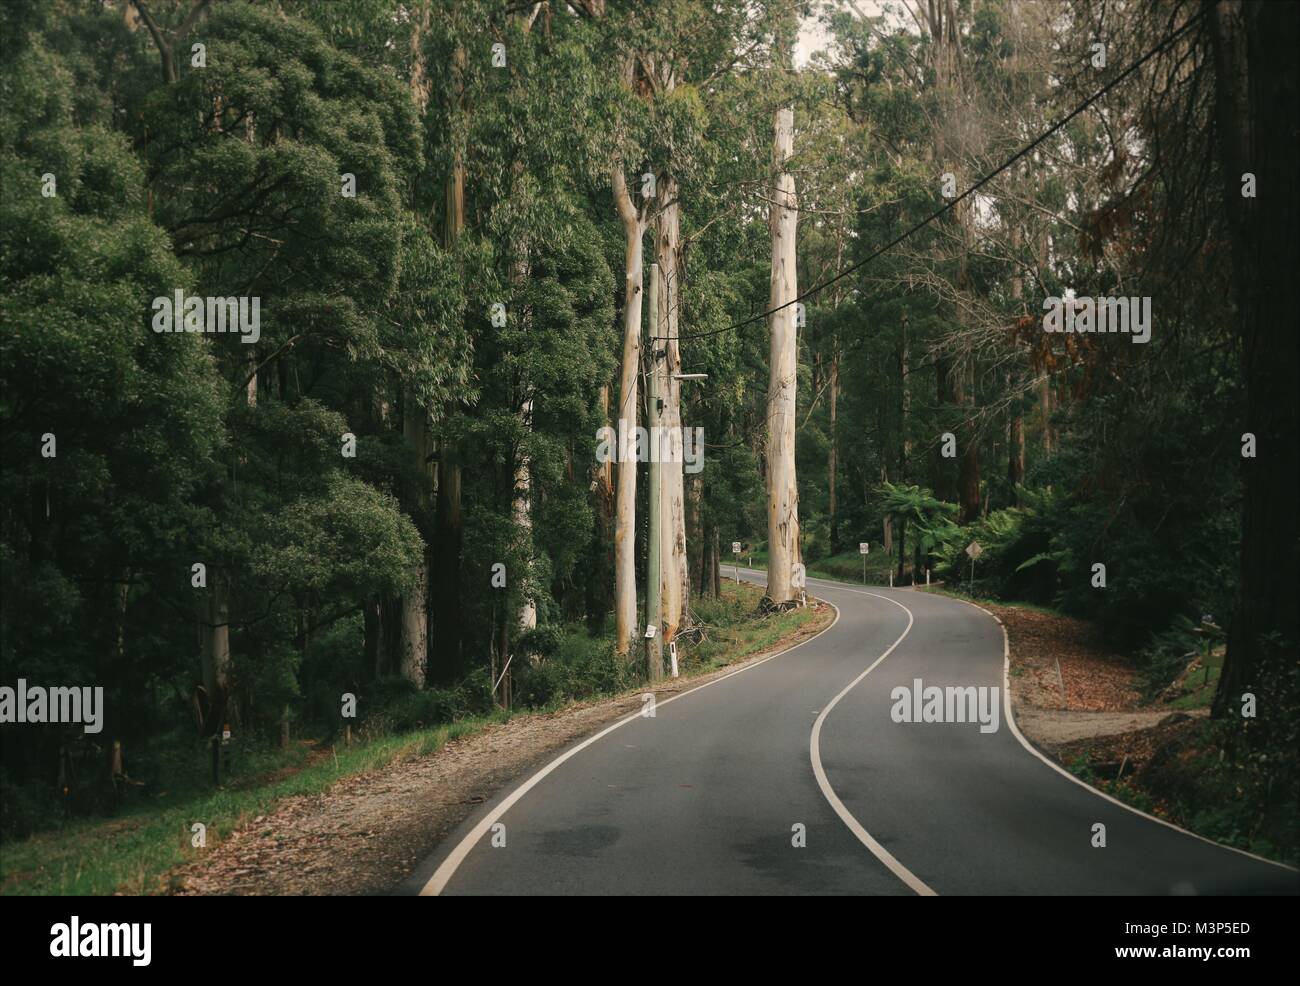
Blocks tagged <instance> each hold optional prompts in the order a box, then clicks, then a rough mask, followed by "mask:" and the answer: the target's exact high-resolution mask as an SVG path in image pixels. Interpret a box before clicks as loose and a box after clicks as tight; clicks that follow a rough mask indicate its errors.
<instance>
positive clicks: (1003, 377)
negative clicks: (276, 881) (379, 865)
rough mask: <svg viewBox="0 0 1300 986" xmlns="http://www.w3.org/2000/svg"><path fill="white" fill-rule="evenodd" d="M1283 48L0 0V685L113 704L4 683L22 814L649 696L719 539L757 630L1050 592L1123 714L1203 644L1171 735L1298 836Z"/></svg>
mask: <svg viewBox="0 0 1300 986" xmlns="http://www.w3.org/2000/svg"><path fill="white" fill-rule="evenodd" d="M1296 44H1297V31H1296V15H1295V10H1294V7H1293V5H1290V4H1250V3H1238V2H1229V0H1220V2H1217V3H1216V2H1201V0H1172V2H1162V3H1134V2H1121V0H1062V2H1042V3H1038V2H1025V0H899V2H888V0H887V2H872V0H845V2H841V3H822V2H811V0H654V2H640V3H639V2H631V0H622V2H620V0H543V2H521V0H328V2H318V0H16V2H6V3H3V4H0V197H2V201H0V281H2V284H0V441H2V447H3V473H2V478H0V499H2V501H3V507H4V509H3V513H0V597H2V603H0V685H4V686H7V688H9V689H17V688H18V687H19V683H20V681H21V682H22V683H23V687H25V688H27V689H31V688H33V687H36V686H42V687H48V688H51V689H53V688H56V687H67V688H78V689H80V688H85V689H87V692H86V701H87V702H90V701H91V697H90V696H91V695H92V692H91V691H89V690H90V689H102V692H100V693H99V694H100V695H102V702H101V705H100V707H99V708H98V710H97V713H96V714H97V715H99V716H100V718H101V721H100V722H99V728H98V729H97V730H96V731H95V732H93V733H91V732H89V731H87V730H83V729H82V728H81V727H80V726H76V725H72V726H70V725H69V724H67V723H58V722H57V721H49V719H50V718H54V719H56V720H57V716H48V715H47V722H46V723H45V724H44V725H33V724H32V723H31V722H30V721H27V720H24V719H23V718H21V717H20V716H19V715H18V714H17V713H16V711H15V707H16V706H19V705H22V704H23V703H21V702H19V700H18V698H17V694H18V693H17V691H11V692H9V693H7V697H8V701H9V703H10V709H9V714H8V715H6V716H2V717H0V718H3V719H4V722H3V723H0V838H3V839H5V840H13V839H22V838H25V837H27V836H29V835H31V834H32V833H34V832H39V831H41V830H44V829H48V828H50V827H53V826H58V825H61V824H64V823H65V822H67V821H69V820H74V819H78V818H84V817H87V816H92V815H103V814H107V813H112V812H115V811H118V810H121V808H122V807H123V804H124V802H128V801H130V800H131V799H133V798H148V797H150V796H152V794H153V793H155V792H157V791H159V790H161V789H163V788H166V787H168V786H178V785H180V784H182V780H181V778H183V777H194V778H198V780H196V781H195V783H202V784H209V783H213V782H214V781H216V780H217V778H214V779H213V780H211V781H210V780H209V779H208V774H209V772H210V771H212V770H216V771H218V772H220V771H222V770H228V769H231V768H230V767H229V765H228V764H221V763H218V759H217V758H218V753H217V751H218V749H219V748H220V747H221V745H222V740H223V739H225V740H229V739H230V737H231V734H233V735H234V739H235V743H236V749H237V751H238V753H237V760H236V765H235V769H238V768H239V763H240V761H239V760H238V758H240V757H242V758H244V761H243V762H245V763H248V762H250V759H249V758H252V757H253V756H254V754H253V752H252V751H254V750H260V751H264V753H259V754H258V756H262V755H264V756H265V757H267V758H274V757H275V756H276V755H277V754H276V751H277V750H282V749H283V748H285V747H288V746H289V745H290V744H291V743H293V742H295V741H297V740H298V739H299V738H301V737H312V738H315V739H320V740H322V741H324V742H329V743H333V742H335V741H341V739H340V738H341V737H343V736H344V735H346V740H347V742H352V741H353V740H354V733H355V734H356V736H357V737H360V738H363V739H369V738H373V737H375V736H378V735H380V734H382V733H385V732H395V731H400V730H402V729H405V728H413V727H415V726H417V725H429V724H434V723H451V722H455V721H457V720H458V719H460V718H461V717H464V716H467V715H484V714H493V713H494V710H500V711H502V712H504V711H505V710H510V709H526V708H533V707H535V708H542V707H546V706H548V704H549V703H556V702H563V701H565V700H568V699H576V698H581V697H583V696H586V695H591V694H597V693H608V692H612V691H617V690H618V689H626V688H633V687H640V686H641V685H642V684H643V683H645V682H650V683H653V682H656V681H658V680H660V679H661V678H664V677H666V676H670V675H673V674H675V672H676V664H675V663H673V664H671V666H670V661H673V662H675V661H676V658H677V654H678V651H677V648H678V646H679V645H680V647H681V648H682V657H683V661H685V660H686V657H687V654H688V652H689V651H690V648H691V647H692V646H694V645H695V644H696V643H697V642H698V641H700V640H701V639H702V636H703V632H706V631H707V628H708V626H709V624H710V620H709V619H707V618H704V617H703V616H702V614H705V613H710V612H715V611H716V607H718V606H720V605H721V603H720V601H719V599H718V597H719V594H720V593H721V592H722V591H723V586H724V583H725V582H726V581H727V580H728V579H729V578H730V577H731V575H732V571H731V566H732V563H733V562H734V563H736V564H737V565H740V564H741V563H743V564H746V565H749V564H751V563H752V564H753V565H755V566H756V567H761V568H765V569H766V572H767V580H768V581H767V588H766V590H765V593H766V594H765V595H764V597H763V600H762V603H761V606H760V610H761V612H762V613H777V614H780V613H783V612H787V611H789V610H790V609H791V608H797V607H798V606H799V605H800V604H801V603H802V602H803V596H802V593H803V592H805V591H806V592H807V593H808V594H813V592H814V591H815V590H814V588H813V587H811V586H808V585H807V579H808V578H810V577H815V578H838V579H842V580H845V581H847V582H857V583H859V584H860V583H863V582H870V584H872V585H875V586H895V587H901V586H910V585H914V584H925V583H928V582H933V583H943V584H944V586H945V587H946V588H947V589H949V590H951V591H954V592H958V593H961V594H964V595H965V596H966V597H968V598H982V599H993V600H1004V601H1015V602H1017V603H1025V604H1032V605H1035V606H1040V607H1046V608H1050V609H1052V610H1053V611H1055V612H1060V613H1063V614H1066V615H1068V616H1071V617H1074V618H1078V619H1080V620H1084V621H1087V622H1088V623H1089V624H1090V625H1092V626H1094V627H1095V628H1096V629H1097V632H1098V633H1099V634H1100V635H1101V636H1102V637H1104V639H1105V640H1106V641H1107V643H1108V645H1109V646H1111V647H1113V648H1115V649H1116V650H1118V651H1120V652H1122V653H1124V654H1126V655H1128V657H1129V660H1130V661H1131V664H1132V666H1133V667H1134V668H1137V669H1139V670H1140V673H1141V675H1142V680H1143V681H1144V682H1146V683H1147V686H1148V687H1149V688H1150V689H1152V690H1153V691H1156V690H1159V689H1160V688H1162V687H1164V686H1166V685H1168V684H1169V682H1170V681H1172V680H1173V679H1174V678H1175V676H1176V675H1177V674H1178V673H1179V672H1180V671H1181V670H1182V669H1183V666H1184V665H1185V663H1186V655H1187V654H1188V653H1189V652H1194V651H1197V650H1198V649H1199V648H1200V646H1201V640H1202V638H1203V635H1204V634H1205V633H1206V632H1207V631H1206V628H1207V627H1213V628H1214V630H1215V632H1220V633H1221V634H1222V642H1223V645H1224V654H1223V661H1222V668H1221V671H1219V672H1218V674H1219V677H1218V686H1217V690H1216V691H1215V693H1214V698H1213V702H1212V715H1210V716H1208V717H1207V719H1206V721H1205V727H1204V728H1205V730H1206V731H1205V733H1204V734H1203V743H1204V744H1207V747H1206V748H1207V749H1211V750H1212V752H1213V754H1214V756H1215V757H1216V758H1217V759H1216V761H1215V762H1224V763H1227V764H1229V765H1232V766H1233V769H1234V770H1236V771H1237V773H1235V774H1234V775H1233V779H1232V782H1231V783H1232V784H1233V785H1236V786H1237V790H1239V791H1241V790H1244V791H1246V792H1247V793H1246V794H1245V795H1244V796H1243V797H1242V798H1241V806H1239V807H1240V809H1241V812H1243V814H1242V815H1241V816H1240V817H1235V816H1234V821H1233V822H1232V824H1233V825H1234V826H1238V827H1242V831H1245V829H1246V828H1249V829H1250V830H1251V831H1267V832H1268V833H1269V835H1268V838H1269V840H1270V842H1271V843H1272V845H1273V846H1274V849H1275V851H1280V852H1283V853H1291V854H1294V853H1295V852H1296V842H1297V841H1300V840H1296V837H1295V831H1294V819H1295V817H1297V814H1298V813H1300V766H1298V765H1297V762H1296V758H1295V750H1296V748H1297V745H1298V744H1300V662H1297V660H1296V657H1297V646H1298V644H1300V636H1298V628H1297V607H1296V600H1297V598H1298V597H1300V594H1298V593H1297V572H1298V571H1300V565H1298V564H1297V562H1298V561H1300V559H1298V558H1297V546H1298V544H1300V542H1298V540H1297V528H1296V516H1297V512H1296V502H1297V496H1296V494H1297V450H1298V449H1300V442H1298V440H1297V439H1298V436H1297V390H1296V372H1297V363H1298V361H1297V335H1296V325H1295V323H1296V320H1295V311H1294V302H1293V300H1292V299H1291V298H1290V290H1289V288H1288V290H1287V291H1283V290H1282V288H1283V287H1288V286H1289V285H1292V284H1293V283H1294V278H1295V271H1296V269H1298V266H1300V265H1297V241H1298V240H1300V234H1298V230H1297V189H1296V176H1297V174H1298V173H1300V167H1298V164H1300V162H1298V161H1297V147H1296V139H1295V133H1294V127H1293V125H1292V124H1293V123H1294V115H1293V114H1294V107H1295V86H1296V65H1295V51H1296ZM1288 106H1289V107H1290V111H1289V113H1290V115H1288V110H1287V107H1288ZM1277 114H1281V115H1280V116H1278V115H1277ZM1288 119H1289V120H1290V123H1287V122H1286V121H1287V120H1288ZM236 334H237V335H238V336H239V338H235V337H234V336H235V335H236ZM638 428H641V429H644V434H643V436H641V437H640V438H638V437H636V429H638ZM638 442H642V443H643V444H641V445H638V444H637V443H638ZM972 544H974V545H975V546H976V548H975V550H974V551H973V552H972V551H968V548H969V547H970V546H971V545H972ZM736 548H739V551H737V550H735V549H736ZM864 552H865V553H864ZM738 579H739V576H738V575H737V580H738ZM711 606H712V607H715V610H710V609H709V607H711ZM702 627H703V628H704V631H703V632H702V630H701V628H702ZM1207 674H1208V672H1207ZM1247 693H1249V694H1250V695H1251V696H1252V700H1253V701H1252V703H1251V705H1250V709H1251V711H1250V712H1249V713H1243V712H1242V708H1243V698H1242V697H1243V695H1245V694H1247ZM3 704H4V703H3V702H0V705H3ZM53 704H54V703H53V701H52V702H51V708H53ZM64 705H65V706H66V705H67V703H66V702H65V703H64ZM0 711H3V709H0ZM995 711H996V710H995ZM268 762H270V760H268ZM1225 810H1226V809H1225ZM1261 817H1262V818H1264V821H1260V819H1261ZM1288 817H1289V818H1290V819H1291V822H1290V823H1289V834H1288V832H1287V830H1288V824H1283V823H1280V822H1278V821H1277V819H1279V818H1288ZM1270 819H1271V821H1270ZM1261 826H1262V828H1261ZM1278 846H1280V847H1282V848H1281V849H1277V848H1276V847H1278ZM1288 847H1289V848H1288Z"/></svg>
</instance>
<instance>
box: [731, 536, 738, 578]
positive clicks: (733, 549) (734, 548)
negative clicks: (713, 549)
mask: <svg viewBox="0 0 1300 986" xmlns="http://www.w3.org/2000/svg"><path fill="white" fill-rule="evenodd" d="M731 553H732V554H733V555H735V557H736V585H740V542H739V541H732V542H731Z"/></svg>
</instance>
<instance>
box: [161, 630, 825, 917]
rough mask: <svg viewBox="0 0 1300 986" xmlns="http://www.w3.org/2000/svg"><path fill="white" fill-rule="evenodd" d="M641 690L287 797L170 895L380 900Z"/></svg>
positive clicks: (521, 719) (178, 872) (669, 690)
mask: <svg viewBox="0 0 1300 986" xmlns="http://www.w3.org/2000/svg"><path fill="white" fill-rule="evenodd" d="M816 608H817V610H818V614H817V617H816V618H815V619H813V620H811V621H810V622H809V623H807V624H805V625H804V626H802V627H800V628H799V629H798V630H797V631H795V632H794V633H793V634H791V635H790V636H789V637H787V638H785V639H784V640H782V641H781V642H780V643H779V644H778V645H777V646H775V647H772V648H769V649H768V650H766V651H763V652H761V653H758V654H754V655H752V656H750V657H747V658H745V659H744V660H742V661H738V662H736V663H734V664H731V665H729V666H727V667H725V668H722V669H720V670H718V671H713V672H710V673H708V674H704V675H700V676H697V677H693V678H689V679H685V678H683V679H679V680H677V681H667V682H665V683H664V684H662V685H661V686H660V687H659V688H656V689H655V693H656V694H657V695H660V696H664V695H671V694H674V693H677V692H682V691H689V690H690V689H693V688H697V687H699V686H700V685H702V684H704V683H706V682H708V681H711V680H713V679H715V678H718V677H721V676H723V675H726V674H730V673H731V672H733V671H735V670H736V669H738V668H740V667H744V666H745V665H747V664H751V663H753V662H755V661H758V660H761V659H762V658H764V657H767V656H769V655H771V654H773V653H778V652H780V651H783V650H788V649H789V648H790V647H792V646H794V645H795V644H796V643H799V642H800V641H802V640H805V639H807V638H808V637H810V636H813V635H815V634H816V633H818V632H820V631H821V630H822V629H824V628H825V627H826V626H828V625H829V624H830V622H831V619H832V617H833V611H832V610H831V608H830V607H829V606H825V605H818V606H817V607H816ZM640 694H641V693H640V692H637V693H634V694H628V695H624V696H620V697H618V698H613V699H606V700H602V701H596V702H586V703H581V704H575V705H572V706H569V707H567V708H565V709H562V710H560V711H558V712H554V713H548V714H536V715H519V716H516V717H514V718H512V719H510V720H509V721H508V722H504V723H500V724H498V725H493V726H489V727H487V728H486V729H484V730H483V731H482V732H480V733H476V734H474V735H473V736H468V737H463V738H460V739H455V740H452V741H450V742H449V743H447V745H446V746H444V747H442V748H441V749H440V750H438V751H437V752H436V753H434V754H432V755H430V756H426V757H420V758H418V759H413V760H406V761H400V762H396V763H392V764H389V765H388V766H386V767H384V768H381V769H379V770H376V771H373V772H370V773H367V774H361V775H356V776H352V777H347V778H344V779H343V780H341V781H339V782H338V783H337V784H335V785H334V786H332V787H331V788H330V789H329V790H328V791H326V792H324V793H323V794H320V795H314V796H306V797H294V798H287V799H286V800H285V801H284V802H282V803H281V804H280V806H279V807H278V808H277V809H276V810H275V811H274V812H272V813H270V814H268V815H264V816H259V817H258V818H255V819H253V820H251V821H250V822H249V823H248V824H247V825H244V826H242V827H241V828H239V829H238V830H237V831H235V832H234V833H232V834H231V836H230V837H229V838H227V839H225V840H223V841H222V842H221V843H220V844H219V845H216V846H213V847H210V848H209V849H208V850H206V852H205V854H204V855H203V857H202V858H201V859H199V860H197V861H196V862H194V863H190V864H187V865H185V866H182V867H178V868H177V869H175V870H172V871H171V872H170V873H169V874H168V875H167V878H166V879H165V881H164V886H165V888H166V890H165V891H164V892H172V893H176V894H182V895H210V894H266V895H270V894H277V895H279V894H382V893H386V892H388V891H390V890H391V889H392V888H393V887H395V886H396V885H397V884H399V883H400V882H401V881H402V880H403V879H405V878H406V877H407V876H408V875H409V874H410V873H411V872H412V870H414V868H415V867H416V865H417V864H418V863H419V862H420V861H421V860H422V859H424V858H425V857H426V856H428V855H429V854H430V853H431V852H433V851H434V850H435V849H436V848H437V846H438V844H439V842H441V841H442V839H443V838H445V837H446V836H447V835H448V834H449V833H450V832H451V831H452V830H453V829H454V828H455V827H456V826H457V825H459V824H460V823H461V822H462V821H463V820H464V819H465V818H466V817H467V816H468V815H469V814H470V813H471V812H472V811H473V810H474V809H475V807H476V806H477V805H479V804H481V803H482V802H484V801H486V800H488V799H489V798H491V797H492V796H493V795H494V794H495V793H496V792H497V791H499V790H500V789H501V788H502V787H503V786H505V785H507V784H509V783H510V782H512V781H514V780H515V779H516V778H520V777H522V776H526V775H527V774H528V773H530V772H532V771H533V770H535V769H537V768H539V767H541V766H542V765H544V764H545V763H546V762H547V761H548V760H549V759H551V758H552V757H553V756H554V755H555V754H556V753H558V752H560V751H561V750H563V749H564V748H566V747H567V746H569V745H571V744H572V743H574V742H576V741H578V740H579V739H581V738H582V737H584V736H587V735H590V734H591V733H592V732H595V731H596V730H597V729H599V728H600V727H602V726H604V725H607V724H608V723H610V722H613V721H614V720H615V719H618V718H620V717H622V716H626V715H630V714H632V713H633V712H635V711H636V710H638V709H639V708H640V707H641V700H640Z"/></svg>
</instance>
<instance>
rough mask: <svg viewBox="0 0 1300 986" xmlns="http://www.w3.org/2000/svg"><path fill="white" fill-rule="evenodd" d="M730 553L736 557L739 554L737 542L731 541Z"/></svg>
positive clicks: (738, 543)
mask: <svg viewBox="0 0 1300 986" xmlns="http://www.w3.org/2000/svg"><path fill="white" fill-rule="evenodd" d="M731 553H732V554H733V555H738V554H740V542H739V541H732V542H731Z"/></svg>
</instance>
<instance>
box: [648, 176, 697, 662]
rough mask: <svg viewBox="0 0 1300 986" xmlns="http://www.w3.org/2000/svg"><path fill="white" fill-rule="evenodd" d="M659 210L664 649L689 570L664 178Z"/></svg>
mask: <svg viewBox="0 0 1300 986" xmlns="http://www.w3.org/2000/svg"><path fill="white" fill-rule="evenodd" d="M657 191H658V194H659V196H660V197H661V198H662V201H663V205H662V206H661V207H660V211H659V213H658V215H657V216H656V217H655V227H656V236H655V262H656V263H657V264H658V265H659V306H660V309H659V310H660V317H659V323H660V324H659V325H658V326H653V327H651V330H650V334H651V335H662V336H666V337H667V339H665V340H656V341H653V342H652V343H651V345H652V349H660V348H662V349H663V351H664V359H662V360H659V359H655V360H653V361H652V367H651V372H657V373H658V374H659V387H658V393H659V395H660V397H662V398H663V411H662V412H661V414H660V416H659V423H660V425H661V426H662V428H663V431H664V436H665V439H666V440H667V441H668V442H670V443H671V452H672V454H671V455H668V456H667V459H668V461H666V462H664V463H663V464H662V465H661V466H660V470H661V471H660V475H661V477H662V483H663V490H662V494H661V497H660V506H661V508H662V511H663V517H662V520H661V523H660V528H659V529H660V530H661V531H662V532H663V535H664V543H663V546H662V550H661V554H660V558H661V562H660V572H661V585H662V589H661V598H662V601H663V624H664V625H663V640H664V644H665V646H666V645H667V644H668V642H669V641H671V640H672V639H673V638H674V637H675V636H676V635H677V630H678V628H679V626H680V625H681V624H682V623H683V622H684V621H685V619H686V608H687V601H688V599H689V598H690V569H689V566H688V564H687V559H686V509H685V506H686V505H685V484H684V476H683V470H682V405H681V382H680V381H678V380H674V379H673V374H675V373H680V372H681V368H682V360H681V353H680V351H679V349H678V344H677V333H678V321H679V313H680V311H681V278H682V262H681V261H682V257H681V250H682V248H681V231H680V221H681V214H680V209H679V208H678V205H677V194H678V189H677V182H676V181H675V180H674V179H673V178H671V177H666V178H665V179H664V180H663V181H662V182H660V183H659V186H658V189H657Z"/></svg>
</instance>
